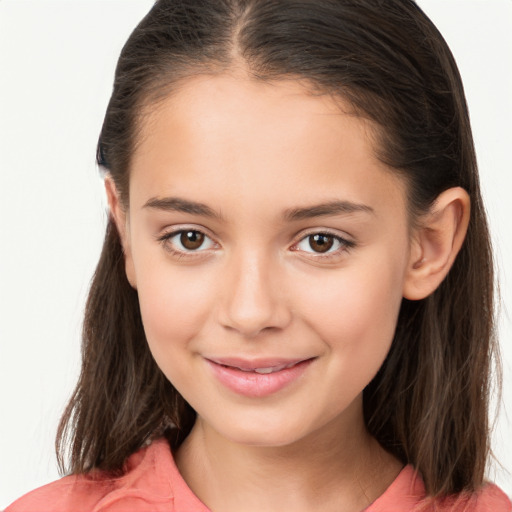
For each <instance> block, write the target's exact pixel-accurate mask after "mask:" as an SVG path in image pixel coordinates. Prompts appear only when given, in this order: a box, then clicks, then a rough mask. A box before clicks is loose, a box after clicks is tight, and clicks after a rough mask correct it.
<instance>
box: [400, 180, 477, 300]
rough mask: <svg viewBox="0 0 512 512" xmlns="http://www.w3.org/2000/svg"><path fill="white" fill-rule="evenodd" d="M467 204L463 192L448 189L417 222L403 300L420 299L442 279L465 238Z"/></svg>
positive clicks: (456, 189) (459, 189)
mask: <svg viewBox="0 0 512 512" xmlns="http://www.w3.org/2000/svg"><path fill="white" fill-rule="evenodd" d="M470 204H471V203H470V198H469V195H468V193H467V192H466V191H465V190H464V189H463V188H460V187H456V188H450V189H448V190H446V191H444V192H443V193H442V194H440V195H439V197H438V198H437V199H436V201H435V203H434V204H433V205H432V207H431V208H430V210H429V212H428V213H427V214H425V215H424V216H422V217H421V218H420V219H419V221H418V227H417V228H415V230H414V233H413V237H412V240H413V241H412V243H411V253H410V260H409V264H408V268H407V272H406V276H405V281H404V290H403V296H404V297H405V298H406V299H410V300H420V299H424V298H425V297H427V296H428V295H430V294H431V293H432V292H434V290H435V289H436V288H437V287H438V286H439V285H440V284H441V282H442V281H443V279H444V278H445V277H446V275H447V274H448V272H449V270H450V268H451V267H452V265H453V262H454V261H455V258H456V256H457V254H458V252H459V250H460V248H461V247H462V243H463V242H464V238H465V236H466V231H467V229H468V224H469V215H470Z"/></svg>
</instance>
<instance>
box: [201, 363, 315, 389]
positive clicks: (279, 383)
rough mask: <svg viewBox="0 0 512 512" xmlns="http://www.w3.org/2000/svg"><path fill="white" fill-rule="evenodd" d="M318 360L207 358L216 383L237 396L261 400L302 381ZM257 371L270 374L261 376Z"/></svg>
mask: <svg viewBox="0 0 512 512" xmlns="http://www.w3.org/2000/svg"><path fill="white" fill-rule="evenodd" d="M314 359H315V358H309V359H282V358H261V359H251V360H247V359H239V358H205V361H206V363H207V364H208V366H209V367H210V369H211V371H212V372H213V374H214V376H215V377H216V379H217V380H218V381H219V382H220V383H221V384H222V385H224V386H225V387H227V388H228V389H230V390H231V391H234V392H235V393H237V394H240V395H244V396H247V397H253V398H261V397H265V396H269V395H272V394H274V393H277V392H278V391H280V390H281V389H283V388H285V387H287V386H288V385H290V384H292V383H293V382H295V381H296V380H297V379H299V378H300V377H301V376H302V375H303V374H304V372H305V371H306V370H307V368H308V367H309V365H310V364H311V363H312V362H313V360H314ZM257 369H263V370H262V371H265V372H266V371H270V373H258V372H257V371H255V370H257Z"/></svg>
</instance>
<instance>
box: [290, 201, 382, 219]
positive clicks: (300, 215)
mask: <svg viewBox="0 0 512 512" xmlns="http://www.w3.org/2000/svg"><path fill="white" fill-rule="evenodd" d="M357 212H366V213H375V211H374V210H373V208H372V207H371V206H367V205H365V204H358V203H352V202H350V201H330V202H328V203H321V204H317V205H313V206H307V207H305V208H291V209H289V210H286V211H285V212H284V215H283V217H284V219H285V220H287V221H294V220H304V219H311V218H313V217H323V216H327V215H339V214H349V213H357Z"/></svg>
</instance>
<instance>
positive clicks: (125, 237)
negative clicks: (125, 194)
mask: <svg viewBox="0 0 512 512" xmlns="http://www.w3.org/2000/svg"><path fill="white" fill-rule="evenodd" d="M105 191H106V194H107V201H108V206H109V210H110V218H111V220H112V221H113V222H114V224H115V226H116V228H117V232H118V234H119V238H120V240H121V245H122V247H123V254H124V260H125V270H126V277H127V279H128V282H129V283H130V285H131V286H132V287H133V288H135V289H137V286H136V279H135V268H134V265H133V257H132V250H131V244H130V237H129V233H128V225H127V217H126V212H125V210H124V208H123V205H122V204H121V201H120V197H119V192H118V190H117V187H116V184H115V183H114V180H113V179H112V177H111V176H107V177H106V178H105Z"/></svg>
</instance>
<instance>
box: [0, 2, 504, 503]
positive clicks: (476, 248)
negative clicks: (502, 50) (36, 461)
mask: <svg viewBox="0 0 512 512" xmlns="http://www.w3.org/2000/svg"><path fill="white" fill-rule="evenodd" d="M97 158H98V164H99V165H100V166H101V167H102V168H103V169H104V170H105V186H106V190H107V197H108V201H109V206H110V221H109V225H108V228H107V234H106V239H105V244H104V248H103V252H102V255H101V258H100V261H99V264H98V268H97V272H96V274H95V277H94V280H93V283H92V286H91V290H90V294H89V300H88V303H87V309H86V317H85V322H84V336H83V340H84V341H83V343H84V346H83V365H82V373H81V376H80V380H79V382H78V385H77V387H76V390H75V393H74V395H73V397H72V398H71V401H70V403H69V405H68V407H67V409H66V411H65V413H64V416H63V418H62V421H61V424H60V427H59V431H58V436H57V449H58V452H59V454H60V462H61V465H62V467H63V469H64V458H65V456H66V455H65V453H64V452H65V447H66V446H67V445H68V444H69V446H70V464H69V468H68V471H69V473H70V475H69V476H67V477H64V478H63V479H61V480H59V481H57V482H54V483H52V484H49V485H47V486H45V487H42V488H40V489H38V490H36V491H33V492H32V493H29V494H28V495H26V496H25V497H22V498H21V499H19V500H18V501H17V502H15V503H14V504H13V505H11V506H10V507H8V509H7V510H8V511H9V512H14V511H25V510H26V511H31V510H52V511H65V510H73V511H80V510H84V511H92V510H94V511H102V512H106V511H116V510H130V511H131V510H133V511H143V510H147V511H155V510H162V511H164V510H165V511H172V510H174V511H207V510H212V511H228V512H229V511H234V510H243V511H247V512H251V511H253V510H265V511H273V510H293V511H299V512H300V511H302V510H322V511H331V510H333V511H334V510H344V511H360V510H366V511H368V512H376V511H384V510H393V511H410V510H441V511H443V510H473V511H484V510H493V511H508V510H510V509H511V508H512V507H511V504H510V502H509V500H508V499H507V498H506V496H505V495H504V494H503V493H502V492H501V491H500V490H499V489H498V488H497V487H496V486H494V485H492V484H488V483H485V482H484V471H485V467H486V462H487V457H488V451H489V450H488V445H489V442H488V430H489V429H488V423H487V400H488V390H489V384H490V383H489V369H490V357H491V355H492V352H493V350H494V348H495V341H494V338H493V336H492V334H493V300H492V298H493V289H492V284H493V274H492V258H491V252H490V244H489V235H488V231H487V224H486V219H485V215H484V212H483V206H482V202H481V197H480V192H479V185H478V175H477V169H476V162H475V156H474V149H473V143H472V138H471V131H470V127H469V121H468V114H467V108H466V104H465V99H464V94H463V90H462V85H461V82H460V77H459V74H458V72H457V69H456V66H455V63H454V61H453V58H452V56H451V53H450V51H449V49H448V48H447V46H446V43H445V42H444V40H443V39H442V37H441V36H440V34H439V33H438V32H437V30H436V29H435V27H434V26H433V25H432V23H431V22H430V21H429V20H428V19H427V18H426V16H425V15H424V14H423V13H422V11H421V10H420V9H419V8H418V6H417V5H416V4H415V3H414V2H412V1H411V0H393V1H391V0H390V1H387V2H381V1H376V0H359V1H357V2H354V1H349V0H322V1H318V0H315V1H313V0H302V1H298V0H281V1H275V0H201V1H198V0H160V1H158V2H157V3H156V4H155V6H154V7H153V9H152V10H151V11H150V13H149V14H148V15H147V16H146V18H144V20H143V21H142V22H141V23H140V25H139V26H138V27H137V28H136V29H135V31H134V32H133V34H132V35H131V37H130V38H129V40H128V42H127V43H126V45H125V47H124V49H123V52H122V54H121V57H120V59H119V63H118V67H117V70H116V79H115V84H114V91H113V94H112V98H111V100H110V103H109V106H108V108H107V113H106V117H105V121H104V125H103V129H102V132H101V135H100V140H99V143H98V152H97Z"/></svg>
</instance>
